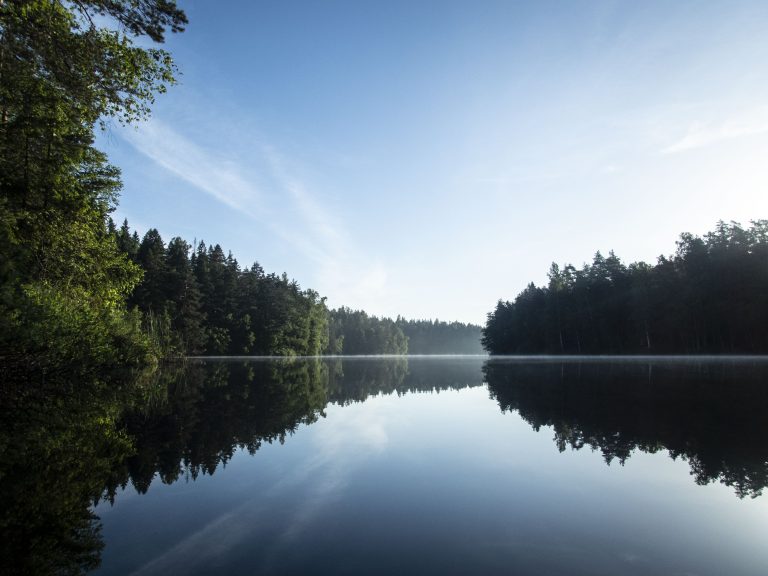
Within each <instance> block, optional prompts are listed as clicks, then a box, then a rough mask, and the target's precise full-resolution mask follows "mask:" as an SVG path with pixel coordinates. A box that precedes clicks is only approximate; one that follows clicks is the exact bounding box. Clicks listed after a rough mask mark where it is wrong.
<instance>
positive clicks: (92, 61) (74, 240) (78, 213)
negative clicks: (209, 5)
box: [0, 0, 186, 369]
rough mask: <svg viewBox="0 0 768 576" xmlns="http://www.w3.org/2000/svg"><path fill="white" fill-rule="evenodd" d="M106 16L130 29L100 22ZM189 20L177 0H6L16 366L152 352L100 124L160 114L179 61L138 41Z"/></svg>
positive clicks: (3, 304)
mask: <svg viewBox="0 0 768 576" xmlns="http://www.w3.org/2000/svg"><path fill="white" fill-rule="evenodd" d="M96 15H102V16H109V17H111V19H112V20H111V21H112V22H113V23H114V24H116V25H117V27H118V28H119V29H115V30H113V29H108V28H103V27H102V28H100V27H98V26H96V24H95V22H94V19H93V17H94V16H96ZM102 21H109V19H107V18H105V19H102ZM185 22H186V18H185V17H184V15H183V13H182V12H180V11H179V10H178V9H177V8H176V7H175V3H174V2H169V1H167V0H154V1H152V0H148V1H142V2H139V3H137V2H131V1H129V0H110V1H88V0H85V1H79V2H71V3H70V2H68V3H63V2H57V1H53V0H36V1H32V0H6V1H4V2H2V3H0V262H2V264H0V326H2V327H3V329H4V330H3V334H2V336H1V337H0V346H1V347H2V348H1V349H0V355H2V360H3V362H4V363H5V364H6V365H9V366H13V367H14V368H16V369H19V367H20V366H23V365H24V364H25V363H26V364H29V363H36V364H39V365H41V366H44V367H46V369H61V368H63V367H64V366H65V365H67V364H68V365H69V366H70V367H72V368H75V369H76V368H77V367H78V366H81V367H82V368H86V367H90V366H92V365H94V364H96V363H98V362H99V361H100V362H101V363H102V364H103V365H104V366H111V365H114V364H115V363H122V362H126V363H135V362H138V361H140V360H141V359H146V358H147V357H148V355H149V349H148V346H149V340H148V339H147V338H145V337H143V336H141V335H140V334H139V333H138V330H137V325H138V322H137V319H136V316H135V315H132V314H129V313H127V312H125V311H124V302H125V298H126V297H127V296H128V294H129V293H130V292H131V291H132V290H133V288H134V286H135V285H136V283H137V282H138V281H139V280H140V278H141V271H140V269H139V268H138V267H137V266H136V265H135V264H134V263H132V262H131V259H130V258H126V256H125V255H124V252H125V250H118V245H117V244H116V242H115V238H114V234H112V233H111V230H110V229H109V228H108V215H109V213H110V211H111V210H112V209H113V208H114V206H115V203H116V201H117V194H118V192H119V190H120V187H121V183H120V179H119V170H118V169H117V168H115V167H114V166H111V165H109V164H108V162H107V159H106V156H105V155H104V154H103V153H101V152H99V151H98V150H96V149H94V148H93V146H92V145H93V139H94V137H93V132H94V127H95V125H96V123H97V122H104V121H105V119H107V118H116V119H118V120H119V121H120V122H126V123H127V122H133V121H136V120H139V119H142V118H144V117H146V116H147V115H148V113H149V107H150V105H151V103H152V101H153V98H154V95H155V94H157V93H161V92H164V91H165V89H166V87H167V86H168V85H169V84H172V83H173V81H174V78H173V75H174V72H175V68H174V66H173V62H172V60H171V58H170V56H169V55H168V54H167V53H166V52H163V51H162V50H157V49H153V48H147V47H140V46H137V45H135V44H134V37H135V36H140V35H147V36H149V37H150V38H152V39H153V40H155V41H162V39H163V31H164V29H166V28H170V29H171V30H172V31H180V30H182V29H183V24H184V23H185ZM121 241H122V243H123V244H122V245H121V246H120V248H124V246H127V239H126V238H121ZM132 256H133V255H132V254H131V257H132ZM121 345H122V346H125V349H124V350H120V349H119V348H120V346H121ZM32 355H39V357H38V358H33V357H32ZM98 358H101V360H98Z"/></svg>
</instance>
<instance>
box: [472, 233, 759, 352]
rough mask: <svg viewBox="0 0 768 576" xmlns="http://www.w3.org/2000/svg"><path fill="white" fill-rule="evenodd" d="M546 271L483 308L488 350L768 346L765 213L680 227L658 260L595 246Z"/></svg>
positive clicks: (744, 348) (721, 349)
mask: <svg viewBox="0 0 768 576" xmlns="http://www.w3.org/2000/svg"><path fill="white" fill-rule="evenodd" d="M548 276H549V284H548V285H547V286H543V287H538V286H535V285H534V284H533V283H531V284H529V285H528V287H527V288H525V290H523V291H522V292H521V293H520V294H518V296H517V297H516V298H515V300H514V301H513V302H509V301H501V300H500V301H499V302H498V304H497V305H496V309H495V310H494V311H493V312H491V313H489V314H488V321H487V323H486V325H485V328H484V329H483V338H482V341H483V346H484V347H485V349H486V350H488V351H489V352H490V353H491V354H708V353H711V354H727V353H745V354H758V353H759V354H764V353H768V322H766V319H767V318H768V220H759V221H754V222H752V223H751V226H750V227H748V228H743V227H742V226H741V225H740V224H738V223H736V222H731V223H730V224H726V223H724V222H722V221H721V222H719V223H718V224H717V226H716V228H715V230H713V231H712V232H709V233H707V234H706V235H704V237H703V238H701V237H698V236H694V235H692V234H688V233H685V234H682V235H681V236H680V240H678V242H677V251H676V253H675V254H674V255H673V256H670V257H664V256H661V257H659V259H658V262H657V264H656V265H655V266H652V265H649V264H646V263H645V262H636V263H633V264H630V265H629V266H626V265H624V264H623V263H622V262H621V260H620V259H619V258H618V257H617V256H616V255H615V254H614V253H613V252H610V254H609V256H608V257H607V258H606V257H604V256H603V255H602V254H600V252H597V253H596V254H595V257H594V259H593V261H592V264H585V265H584V266H583V267H582V268H581V269H580V270H579V269H576V268H574V267H573V266H571V265H570V264H569V265H566V266H565V267H564V268H562V269H561V268H560V267H559V266H558V265H557V264H554V263H553V264H552V266H551V268H550V270H549V274H548Z"/></svg>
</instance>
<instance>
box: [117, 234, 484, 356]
mask: <svg viewBox="0 0 768 576" xmlns="http://www.w3.org/2000/svg"><path fill="white" fill-rule="evenodd" d="M108 230H109V234H110V235H111V236H112V237H113V238H114V240H115V243H116V244H117V246H118V249H119V250H120V252H122V253H123V254H124V255H125V256H127V258H128V259H129V260H130V261H131V262H132V263H133V264H135V265H136V266H138V267H139V269H140V270H142V271H143V276H142V280H141V281H140V282H139V283H138V284H137V285H136V287H135V288H134V290H133V291H132V292H131V293H130V294H129V296H128V299H127V304H128V306H129V307H130V308H135V309H136V310H138V311H139V312H140V316H141V317H142V318H144V323H145V325H146V326H147V327H148V333H149V334H150V335H151V337H152V339H153V341H154V343H155V345H156V347H158V348H159V349H161V350H163V351H164V352H165V354H166V355H173V354H191V355H195V354H208V355H258V356H293V355H304V356H315V355H320V354H351V355H359V354H406V353H411V354H430V353H432V354H434V353H442V354H451V353H453V354H457V353H481V352H482V348H481V347H480V327H479V326H473V325H471V324H461V323H459V322H453V323H450V324H449V323H447V322H440V321H429V320H419V321H415V320H404V319H402V318H399V317H398V318H397V320H391V319H389V318H377V317H376V316H369V315H368V314H366V313H365V312H363V311H359V310H351V309H349V308H345V307H341V308H339V309H337V310H328V308H327V307H326V305H325V298H321V297H320V296H319V294H318V293H317V292H315V291H314V290H302V289H301V288H300V286H299V285H298V283H297V282H296V281H294V280H290V279H289V278H288V276H287V275H286V274H285V273H284V274H282V275H280V276H278V275H277V274H274V273H270V274H267V273H265V272H264V270H263V269H262V267H261V266H260V265H259V264H258V263H254V264H252V265H251V266H250V267H248V268H241V267H240V265H239V264H238V262H237V260H236V259H235V258H234V257H233V256H232V254H231V253H229V252H228V253H226V254H225V252H224V250H223V249H222V247H221V246H220V245H218V244H216V245H210V246H206V244H205V243H204V242H200V243H199V244H198V245H197V247H195V248H194V249H193V248H192V247H191V246H190V245H189V244H188V243H187V242H186V241H184V240H183V239H181V238H179V237H175V238H172V239H171V240H170V241H169V242H168V244H167V245H166V244H165V242H164V241H163V239H162V237H161V236H160V233H159V232H158V231H157V230H155V229H151V230H149V231H148V232H147V233H146V234H145V235H144V237H143V238H142V239H141V240H140V239H139V236H138V234H137V233H136V232H132V231H131V230H130V228H129V226H128V222H127V221H126V222H123V224H122V226H121V227H120V228H117V227H116V226H115V225H114V223H112V221H111V220H109V221H108Z"/></svg>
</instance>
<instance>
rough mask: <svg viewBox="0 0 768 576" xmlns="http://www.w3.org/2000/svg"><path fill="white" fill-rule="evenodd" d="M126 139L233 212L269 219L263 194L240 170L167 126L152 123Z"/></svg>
mask: <svg viewBox="0 0 768 576" xmlns="http://www.w3.org/2000/svg"><path fill="white" fill-rule="evenodd" d="M123 135H124V137H125V139H126V140H128V142H129V143H130V144H131V145H132V146H133V147H134V148H136V149H137V150H138V151H139V152H141V153H142V154H144V155H145V156H147V157H148V158H149V159H151V160H152V161H154V162H156V163H157V164H159V165H160V166H162V167H163V168H165V169H166V170H168V171H169V172H171V173H173V174H174V175H176V176H177V177H179V178H181V179H182V180H184V181H185V182H187V183H188V184H191V185H192V186H194V187H195V188H198V189H199V190H202V191H204V192H206V193H208V194H210V195H211V196H213V197H214V198H216V199H217V200H219V201H220V202H223V203H224V204H226V205H227V206H229V207H230V208H234V209H235V210H238V211H240V212H243V213H245V214H248V215H250V216H254V217H256V216H264V215H265V214H264V213H263V211H264V206H263V205H260V204H259V200H260V197H261V194H260V193H259V191H258V189H257V187H256V186H255V185H254V183H253V182H252V181H251V179H249V178H247V177H246V176H245V175H243V174H242V173H241V172H240V170H239V169H238V167H237V166H235V165H233V163H232V162H231V161H229V160H227V159H226V158H224V157H222V156H221V155H219V154H215V153H213V152H212V151H210V150H206V149H204V148H202V147H201V146H198V145H197V144H194V143H193V142H191V141H190V140H188V139H187V138H184V137H183V136H181V135H180V134H179V133H177V132H176V131H175V130H173V129H172V128H171V127H170V126H168V125H166V124H164V123H163V122H161V121H159V120H152V121H151V122H148V123H146V124H144V125H142V126H141V127H140V128H138V129H136V130H130V129H129V130H125V131H124V132H123Z"/></svg>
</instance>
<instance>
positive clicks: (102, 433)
mask: <svg viewBox="0 0 768 576" xmlns="http://www.w3.org/2000/svg"><path fill="white" fill-rule="evenodd" d="M71 396H72V395H69V396H68V397H66V398H64V399H61V400H59V401H58V404H57V406H56V407H54V408H52V409H51V408H50V407H46V408H43V407H39V406H38V407H37V408H28V407H26V406H27V405H28V404H29V402H28V401H27V400H24V401H23V402H22V401H21V400H18V399H16V400H14V402H15V403H16V405H14V406H11V405H10V404H8V403H6V406H5V407H4V410H3V436H2V438H0V450H2V451H3V452H2V454H3V464H2V469H1V470H0V473H1V474H2V475H0V488H2V493H1V494H2V496H1V497H2V502H0V504H2V505H3V508H2V510H4V512H0V516H2V518H3V523H2V530H3V536H4V538H3V549H2V553H3V557H2V561H3V564H4V565H6V566H8V565H11V564H8V563H9V562H10V563H12V565H14V566H15V568H16V569H17V571H18V572H19V573H23V572H24V571H28V570H27V569H33V570H34V571H36V572H39V573H44V572H46V571H52V570H51V569H52V568H55V567H57V566H58V567H62V566H64V567H65V568H68V569H69V570H70V571H71V572H76V571H78V570H81V569H83V570H86V569H91V568H94V569H95V573H96V574H105V575H106V574H110V575H111V574H392V573H413V574H441V575H442V574H468V573H477V574H712V575H715V574H717V575H720V574H731V575H733V574H755V575H758V574H766V573H768V548H767V547H766V546H765V533H766V528H768V500H767V499H766V498H765V496H763V492H765V487H766V485H768V362H766V361H760V360H755V359H740V360H732V359H728V360H722V359H721V360H717V359H660V360H654V359H634V360H621V361H617V360H611V359H601V360H584V359H580V360H577V359H568V360H562V359H550V360H542V359H527V360H520V359H514V360H512V359H503V358H500V359H492V360H488V359H487V358H481V357H463V358H461V357H457V358H426V357H425V358H410V359H407V360H406V359H405V358H388V359H371V358H366V359H354V358H346V359H324V360H318V359H297V360H243V359H238V360H234V361H223V360H208V361H197V362H191V363H190V364H189V365H188V366H186V367H176V368H174V369H172V370H166V371H164V372H163V373H161V374H158V375H155V376H154V377H153V379H151V380H149V381H146V382H142V383H141V384H140V385H138V386H134V387H131V386H126V387H124V388H122V389H120V390H117V391H116V390H114V389H111V388H110V389H109V391H108V392H105V391H104V390H102V391H101V392H100V396H99V398H98V399H97V400H94V401H92V402H91V401H89V400H88V398H86V397H85V396H83V397H80V398H77V397H75V398H72V397H71ZM33 405H34V404H33ZM74 406H77V407H79V408H77V409H75V408H74ZM22 407H25V408H23V409H22ZM11 408H13V410H12V414H11ZM94 504H95V505H94Z"/></svg>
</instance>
